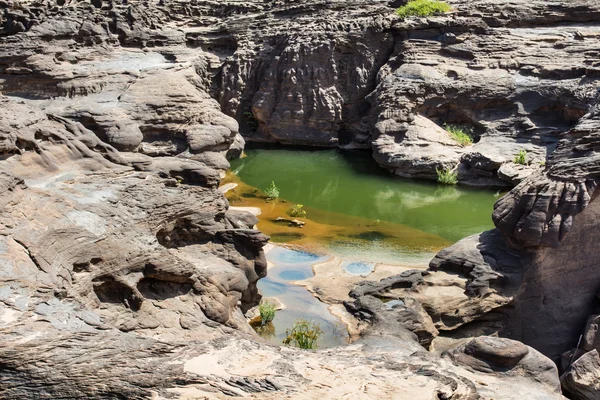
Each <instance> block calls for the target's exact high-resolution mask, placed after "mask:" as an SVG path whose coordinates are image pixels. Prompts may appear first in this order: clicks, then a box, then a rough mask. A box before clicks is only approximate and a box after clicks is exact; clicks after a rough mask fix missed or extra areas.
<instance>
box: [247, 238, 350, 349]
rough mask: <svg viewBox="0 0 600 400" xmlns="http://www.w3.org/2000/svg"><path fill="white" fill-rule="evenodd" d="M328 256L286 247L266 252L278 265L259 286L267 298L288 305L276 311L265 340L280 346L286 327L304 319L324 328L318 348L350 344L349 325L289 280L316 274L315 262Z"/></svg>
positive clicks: (272, 261)
mask: <svg viewBox="0 0 600 400" xmlns="http://www.w3.org/2000/svg"><path fill="white" fill-rule="evenodd" d="M327 258H328V257H320V256H317V255H314V254H310V253H307V252H303V251H296V250H290V249H287V248H284V247H275V248H273V249H272V250H270V251H269V252H267V259H268V260H269V261H270V262H271V263H273V264H274V265H275V266H274V267H272V268H270V269H269V273H268V275H267V277H265V278H262V279H261V280H259V281H258V289H259V291H260V293H261V294H262V295H263V296H264V297H277V299H278V300H279V301H280V302H282V303H283V304H284V305H285V307H286V308H285V309H283V310H279V311H277V313H276V314H275V319H274V320H273V322H272V327H271V328H273V329H271V330H265V331H264V332H263V333H262V334H261V336H262V337H263V338H264V339H266V340H268V341H270V342H271V343H273V344H277V345H281V344H282V342H283V340H284V339H285V338H286V336H287V334H286V330H287V329H290V328H291V327H292V326H293V325H294V322H295V321H296V320H298V319H299V318H302V319H305V320H307V321H309V322H313V323H315V324H318V325H319V326H320V327H321V329H322V330H323V336H322V337H321V338H320V339H319V341H318V343H317V345H318V347H319V348H324V347H332V346H337V345H341V344H345V343H347V341H348V330H347V328H346V326H345V325H344V324H343V323H342V322H341V321H340V320H339V319H337V318H336V317H334V316H333V315H331V313H330V312H329V309H328V306H327V305H326V304H324V303H321V302H320V301H319V300H317V299H316V298H315V297H314V296H313V295H312V294H311V293H310V292H309V291H308V290H306V289H305V288H303V287H301V286H296V285H292V284H290V283H289V281H295V280H303V279H307V278H310V277H312V276H314V273H313V270H312V265H313V264H315V263H319V262H323V261H325V260H327ZM259 333H261V332H260V331H259Z"/></svg>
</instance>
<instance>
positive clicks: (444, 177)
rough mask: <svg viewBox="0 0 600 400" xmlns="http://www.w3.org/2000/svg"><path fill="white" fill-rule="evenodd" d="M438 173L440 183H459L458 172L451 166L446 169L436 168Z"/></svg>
mask: <svg viewBox="0 0 600 400" xmlns="http://www.w3.org/2000/svg"><path fill="white" fill-rule="evenodd" d="M435 172H436V173H437V181H438V183H442V184H444V185H456V184H457V183H458V172H454V171H452V170H451V169H449V168H446V169H437V168H436V169H435Z"/></svg>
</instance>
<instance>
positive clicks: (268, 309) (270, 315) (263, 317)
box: [258, 301, 276, 326]
mask: <svg viewBox="0 0 600 400" xmlns="http://www.w3.org/2000/svg"><path fill="white" fill-rule="evenodd" d="M258 312H259V313H260V324H261V326H265V325H266V324H268V323H269V322H271V321H273V319H275V312H276V309H275V306H274V305H273V304H271V303H269V302H268V301H263V302H261V303H260V305H259V306H258Z"/></svg>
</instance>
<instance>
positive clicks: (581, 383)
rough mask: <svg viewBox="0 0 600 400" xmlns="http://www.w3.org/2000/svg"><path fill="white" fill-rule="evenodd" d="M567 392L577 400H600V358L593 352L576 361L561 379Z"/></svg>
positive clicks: (596, 352) (595, 351)
mask: <svg viewBox="0 0 600 400" xmlns="http://www.w3.org/2000/svg"><path fill="white" fill-rule="evenodd" d="M561 382H562V384H563V387H564V388H565V389H566V391H567V392H568V393H569V394H570V395H571V396H572V398H573V399H576V400H598V399H600V356H599V355H598V351H597V350H592V351H590V352H588V353H586V354H584V355H583V356H581V357H579V359H577V361H575V362H574V363H573V364H572V365H571V367H570V368H569V370H568V371H567V372H565V374H564V375H563V376H562V377H561Z"/></svg>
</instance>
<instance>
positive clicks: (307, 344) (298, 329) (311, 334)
mask: <svg viewBox="0 0 600 400" xmlns="http://www.w3.org/2000/svg"><path fill="white" fill-rule="evenodd" d="M285 333H286V335H287V337H286V338H285V339H284V340H283V344H286V345H289V344H290V343H291V344H293V345H294V346H296V347H299V348H301V349H305V350H311V349H316V348H317V341H318V340H319V338H320V337H321V335H323V330H322V329H321V327H320V326H319V325H318V324H315V323H313V322H308V321H307V320H305V319H298V320H296V322H294V326H292V329H288V330H287V331H286V332H285Z"/></svg>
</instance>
